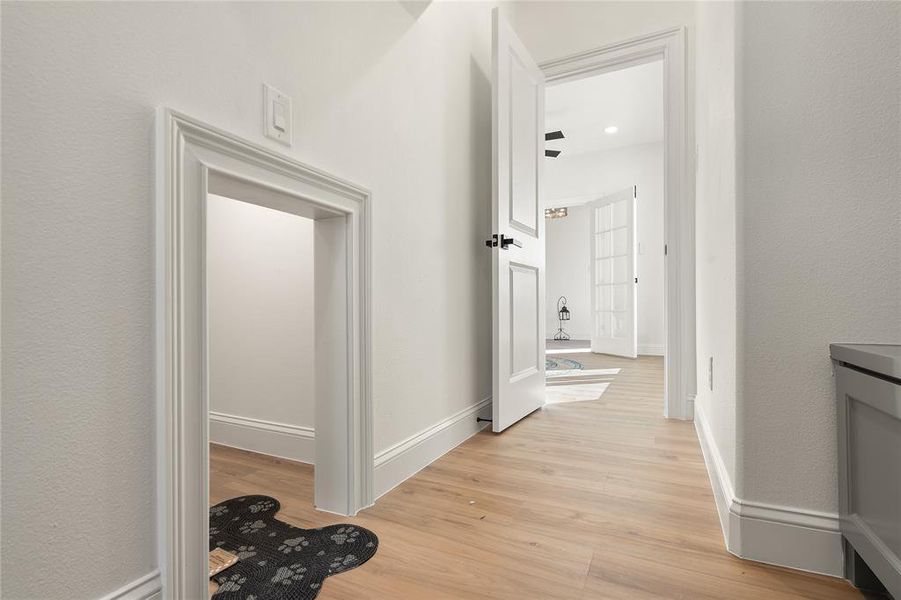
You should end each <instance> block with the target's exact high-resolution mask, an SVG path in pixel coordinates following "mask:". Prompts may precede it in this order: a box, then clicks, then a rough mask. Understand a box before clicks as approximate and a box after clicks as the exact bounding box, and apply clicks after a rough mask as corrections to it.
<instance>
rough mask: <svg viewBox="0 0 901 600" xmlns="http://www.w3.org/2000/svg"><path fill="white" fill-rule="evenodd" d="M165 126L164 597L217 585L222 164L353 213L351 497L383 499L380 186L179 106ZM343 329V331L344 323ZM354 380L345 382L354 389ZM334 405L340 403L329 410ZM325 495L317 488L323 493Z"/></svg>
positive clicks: (355, 502)
mask: <svg viewBox="0 0 901 600" xmlns="http://www.w3.org/2000/svg"><path fill="white" fill-rule="evenodd" d="M156 120H157V130H156V190H155V196H156V207H155V210H156V214H155V220H156V232H155V234H156V253H155V254H156V255H155V259H156V273H155V275H156V285H155V287H156V289H155V302H156V310H155V320H156V331H155V334H156V339H155V346H156V356H155V360H156V373H155V385H156V399H157V412H156V415H157V416H156V434H157V513H158V514H157V522H158V529H157V535H158V543H157V549H158V553H159V564H160V570H161V572H162V584H163V596H164V597H165V598H205V597H206V595H207V594H208V591H207V582H208V577H207V576H206V574H207V570H208V552H209V532H208V527H209V524H208V520H207V518H206V516H207V514H208V510H209V479H208V461H209V449H208V448H209V424H208V410H209V401H208V390H209V386H208V374H207V368H206V355H205V348H206V344H207V341H206V335H207V327H206V323H205V318H206V290H205V243H206V240H205V210H206V199H207V193H208V191H209V178H210V176H211V175H214V176H218V175H224V176H227V177H231V178H234V179H236V180H238V181H241V182H244V183H247V184H251V185H254V186H259V187H261V188H263V189H269V190H272V191H273V192H276V193H280V195H281V196H282V197H289V200H288V201H289V202H293V201H294V200H298V201H301V202H303V203H305V204H306V205H307V206H313V207H315V208H316V210H320V211H323V212H324V213H327V214H330V215H334V216H338V217H343V222H344V225H343V227H344V229H343V233H342V235H343V239H344V240H345V243H346V262H345V265H346V274H347V277H346V287H345V288H344V289H345V290H346V292H345V296H346V304H342V307H341V310H340V312H341V315H342V316H343V317H344V318H346V321H345V322H346V335H345V338H346V339H345V343H346V348H347V352H346V355H347V362H346V371H344V372H345V373H346V376H347V377H346V382H347V389H346V390H341V392H340V393H341V394H342V397H343V398H346V399H347V402H346V408H341V409H340V410H338V411H336V412H338V413H341V414H339V416H337V417H336V418H337V419H338V422H339V423H340V421H342V420H343V421H344V423H345V425H346V436H342V439H341V440H340V444H341V445H342V447H343V446H344V445H346V463H344V467H345V468H346V477H345V475H342V476H341V477H340V478H339V481H340V482H341V484H342V485H343V482H344V480H345V479H346V487H343V489H341V490H338V492H336V494H335V495H336V496H337V497H338V498H342V499H346V504H342V503H340V502H339V503H338V506H337V507H333V506H327V507H320V508H323V509H324V510H330V511H332V512H339V513H342V514H348V515H353V514H356V512H357V511H358V510H360V509H362V508H365V507H367V506H370V505H372V502H373V495H372V482H373V477H372V471H373V452H372V405H371V398H372V394H371V373H370V368H371V364H372V363H371V339H372V338H371V305H370V298H371V292H370V285H371V275H370V273H371V262H370V260H371V259H370V257H371V252H370V239H371V233H370V231H371V195H370V193H369V192H368V191H367V190H365V189H363V188H361V187H359V186H356V185H354V184H352V183H349V182H347V181H344V180H341V179H339V178H336V177H334V176H332V175H329V174H327V173H324V172H322V171H320V170H318V169H314V168H312V167H309V166H307V165H305V164H303V163H300V162H298V161H296V160H294V159H292V158H290V157H288V156H285V155H283V154H279V153H277V152H274V151H272V150H270V149H268V148H265V147H263V146H260V145H257V144H254V143H252V142H249V141H246V140H244V139H242V138H240V137H238V136H236V135H233V134H231V133H228V132H226V131H223V130H221V129H218V128H215V127H212V126H210V125H207V124H205V123H203V122H201V121H199V120H197V119H194V118H191V117H188V116H186V115H184V114H181V113H178V112H176V111H173V110H171V109H168V108H160V109H159V110H158V112H157V119H156ZM339 335H340V334H339ZM345 392H346V394H345ZM330 416H331V415H330ZM317 495H318V494H317Z"/></svg>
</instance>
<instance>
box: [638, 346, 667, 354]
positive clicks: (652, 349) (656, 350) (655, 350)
mask: <svg viewBox="0 0 901 600" xmlns="http://www.w3.org/2000/svg"><path fill="white" fill-rule="evenodd" d="M638 354H643V355H644V356H663V355H664V346H663V344H638Z"/></svg>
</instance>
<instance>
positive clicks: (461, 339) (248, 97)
mask: <svg viewBox="0 0 901 600" xmlns="http://www.w3.org/2000/svg"><path fill="white" fill-rule="evenodd" d="M489 9H490V6H489V5H487V4H475V3H472V4H444V3H432V4H431V5H429V6H428V7H427V8H426V9H425V10H424V11H423V12H422V14H421V15H420V16H419V17H418V19H417V18H414V16H413V15H411V14H410V13H409V12H407V10H405V8H404V7H403V6H401V5H400V4H398V3H384V2H379V3H299V2H298V3H263V4H258V3H252V4H241V3H199V4H191V3H163V4H143V3H101V4H87V3H60V4H50V3H10V4H4V5H3V19H2V35H0V38H2V42H0V43H2V106H3V114H2V156H3V163H2V196H3V213H4V214H3V222H2V227H3V231H2V243H3V246H2V277H3V281H2V287H3V291H4V294H3V309H2V329H3V338H4V339H3V342H4V345H3V356H2V361H3V367H2V368H3V373H4V375H5V377H4V378H3V382H2V386H3V387H2V397H3V422H2V443H3V449H2V453H3V473H2V477H3V481H2V504H3V517H4V519H3V532H2V551H3V552H2V555H3V556H2V560H3V564H2V570H3V572H4V574H5V575H6V576H5V577H4V578H3V589H2V594H0V595H2V596H3V597H4V598H10V599H11V600H16V599H22V598H35V597H40V598H44V599H51V598H78V599H82V598H96V597H99V596H101V595H103V594H106V593H108V592H110V591H112V590H114V589H116V588H118V587H119V586H121V585H123V584H125V583H126V582H129V581H133V580H135V579H136V578H138V577H141V576H143V575H145V574H147V573H149V572H151V571H152V570H153V569H154V568H155V567H156V565H157V557H156V548H155V541H154V540H155V536H156V523H155V520H154V513H155V502H154V497H155V494H154V483H153V482H154V479H153V473H154V470H155V469H154V463H155V459H154V452H155V449H154V433H153V429H154V428H153V423H154V418H155V415H154V404H155V397H154V390H153V369H154V365H153V356H154V353H153V347H154V346H153V343H154V340H153V318H154V307H153V194H152V182H153V160H152V157H153V127H154V111H155V109H156V108H157V107H158V106H161V105H168V106H171V107H173V108H176V109H178V110H181V111H184V112H186V113H188V114H191V115H194V116H196V117H198V118H200V119H202V120H205V121H207V122H210V123H212V124H214V125H217V126H219V127H223V128H226V129H228V130H231V131H233V132H235V133H237V134H239V135H241V136H244V137H246V138H249V139H250V140H252V141H254V142H257V143H260V144H263V145H266V146H269V147H271V148H274V149H276V150H278V151H281V152H286V153H288V154H290V155H292V156H293V157H295V158H297V159H300V160H302V161H305V162H308V163H311V164H313V165H315V166H317V167H319V168H323V169H325V170H327V171H330V172H333V173H335V174H337V175H339V176H342V177H344V178H347V179H349V180H351V181H354V182H356V183H359V184H361V185H363V186H366V187H368V188H369V189H370V190H371V191H372V193H373V238H372V240H373V248H372V250H373V254H372V259H373V272H374V273H375V274H376V277H375V279H374V280H373V282H372V286H373V287H372V298H373V350H374V352H373V358H374V364H373V369H372V372H373V397H374V404H375V407H374V408H375V424H374V426H375V432H374V434H375V450H376V452H379V451H380V450H382V449H384V448H387V447H389V446H390V445H392V444H393V443H395V442H397V441H399V440H403V439H405V438H407V437H408V436H411V435H413V434H415V433H417V432H419V431H422V430H423V429H425V428H428V427H430V426H431V425H434V424H435V423H437V422H440V421H442V420H443V419H445V418H446V417H448V416H449V415H453V414H456V413H458V412H459V411H461V410H462V409H464V408H466V407H469V406H472V405H474V404H475V403H477V402H479V401H481V400H483V399H484V398H487V397H488V396H489V395H490V393H491V380H490V370H491V338H490V331H491V328H490V319H489V316H490V313H491V303H490V294H489V292H488V290H490V288H491V282H490V278H491V271H490V266H489V262H488V258H489V254H490V253H489V252H487V251H486V249H485V247H484V244H483V241H484V239H485V238H486V237H488V235H489V234H490V231H489V228H490V224H489V223H490V219H489V208H488V207H489V201H490V197H491V192H490V181H491V179H490V165H491V153H490V112H491V111H490V92H489V82H488V76H487V73H488V72H489V67H488V58H489V51H490V50H489V49H490V10H489ZM264 81H266V82H269V83H271V84H273V85H275V86H276V87H278V88H279V89H280V90H282V91H283V92H285V93H287V94H288V95H290V96H292V97H293V99H294V102H295V104H294V106H295V115H294V116H295V118H296V129H295V145H294V147H293V148H291V149H288V148H284V147H283V146H281V145H279V144H277V143H276V142H273V141H271V140H268V139H267V138H265V137H264V136H263V135H262V133H261V111H262V93H261V86H262V83H263V82H264ZM48 540H79V545H80V546H82V547H85V548H90V549H91V551H90V552H85V553H79V552H74V553H73V552H72V551H71V548H70V547H69V546H67V545H64V544H48ZM48 564H52V565H54V567H53V569H48V568H47V565H48Z"/></svg>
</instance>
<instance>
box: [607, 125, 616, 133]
mask: <svg viewBox="0 0 901 600" xmlns="http://www.w3.org/2000/svg"><path fill="white" fill-rule="evenodd" d="M617 131H619V127H617V126H616V125H611V126H610V127H604V133H616V132H617Z"/></svg>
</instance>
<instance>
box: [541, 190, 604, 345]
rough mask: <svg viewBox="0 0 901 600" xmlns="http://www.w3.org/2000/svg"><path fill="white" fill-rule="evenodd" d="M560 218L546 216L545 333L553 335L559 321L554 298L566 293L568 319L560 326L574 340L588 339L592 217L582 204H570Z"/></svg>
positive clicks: (589, 337)
mask: <svg viewBox="0 0 901 600" xmlns="http://www.w3.org/2000/svg"><path fill="white" fill-rule="evenodd" d="M568 210H569V215H568V216H567V217H566V218H563V219H546V220H545V227H544V235H545V280H544V288H545V297H546V301H545V312H546V313H547V337H548V339H553V337H554V334H555V333H556V332H557V328H558V327H559V326H560V322H559V321H558V320H557V299H558V298H560V296H566V306H567V308H569V311H570V313H571V319H570V321H569V322H568V323H564V324H563V329H564V330H565V331H566V332H567V333H568V334H569V335H570V337H571V338H572V339H574V340H590V339H591V329H592V323H591V237H590V236H591V229H590V227H591V221H590V220H589V219H590V212H591V211H590V210H589V209H588V208H586V207H584V206H571V207H569V209H568Z"/></svg>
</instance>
